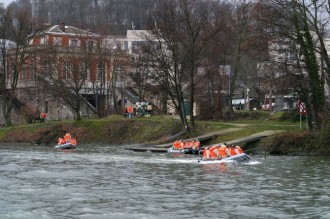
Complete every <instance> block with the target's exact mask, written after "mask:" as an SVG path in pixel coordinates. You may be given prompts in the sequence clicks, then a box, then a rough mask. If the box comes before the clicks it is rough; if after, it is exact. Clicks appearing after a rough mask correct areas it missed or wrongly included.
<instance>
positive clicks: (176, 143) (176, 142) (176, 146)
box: [173, 140, 182, 150]
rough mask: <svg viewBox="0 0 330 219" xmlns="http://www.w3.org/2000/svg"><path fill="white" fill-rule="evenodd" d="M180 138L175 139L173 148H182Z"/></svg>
mask: <svg viewBox="0 0 330 219" xmlns="http://www.w3.org/2000/svg"><path fill="white" fill-rule="evenodd" d="M181 143H182V140H177V141H175V142H174V143H173V149H175V150H181V149H182V145H181Z"/></svg>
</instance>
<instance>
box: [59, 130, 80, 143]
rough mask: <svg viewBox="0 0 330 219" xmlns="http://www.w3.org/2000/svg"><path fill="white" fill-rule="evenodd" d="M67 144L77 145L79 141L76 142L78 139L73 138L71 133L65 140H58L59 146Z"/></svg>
mask: <svg viewBox="0 0 330 219" xmlns="http://www.w3.org/2000/svg"><path fill="white" fill-rule="evenodd" d="M67 143H70V144H72V145H76V144H77V140H76V138H73V137H72V136H71V135H70V133H66V134H65V135H64V137H63V138H58V140H57V144H58V145H63V144H67Z"/></svg>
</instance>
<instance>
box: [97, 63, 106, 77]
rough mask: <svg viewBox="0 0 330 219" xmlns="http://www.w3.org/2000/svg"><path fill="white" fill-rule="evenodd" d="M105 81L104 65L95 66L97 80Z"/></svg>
mask: <svg viewBox="0 0 330 219" xmlns="http://www.w3.org/2000/svg"><path fill="white" fill-rule="evenodd" d="M104 79H105V65H104V63H99V64H98V65H97V80H100V81H104Z"/></svg>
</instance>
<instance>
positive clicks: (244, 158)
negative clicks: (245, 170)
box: [198, 153, 251, 164]
mask: <svg viewBox="0 0 330 219" xmlns="http://www.w3.org/2000/svg"><path fill="white" fill-rule="evenodd" d="M250 160H251V158H250V157H249V155H247V154H245V153H242V154H237V155H234V156H231V157H226V158H222V159H220V160H202V159H199V160H198V163H200V164H216V163H224V162H231V161H232V162H236V163H242V162H249V161H250Z"/></svg>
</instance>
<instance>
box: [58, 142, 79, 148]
mask: <svg viewBox="0 0 330 219" xmlns="http://www.w3.org/2000/svg"><path fill="white" fill-rule="evenodd" d="M76 148H77V146H76V145H73V144H70V143H66V144H61V145H55V149H76Z"/></svg>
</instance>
